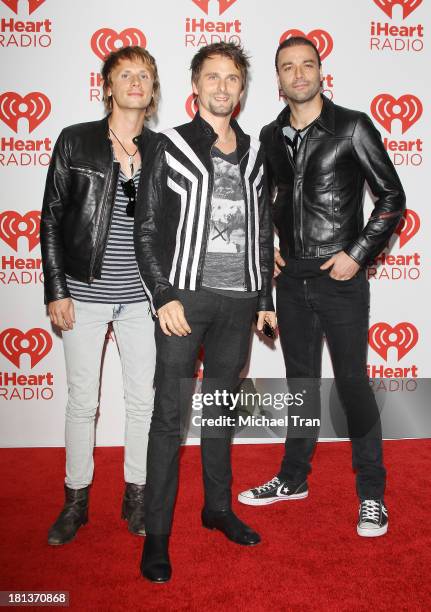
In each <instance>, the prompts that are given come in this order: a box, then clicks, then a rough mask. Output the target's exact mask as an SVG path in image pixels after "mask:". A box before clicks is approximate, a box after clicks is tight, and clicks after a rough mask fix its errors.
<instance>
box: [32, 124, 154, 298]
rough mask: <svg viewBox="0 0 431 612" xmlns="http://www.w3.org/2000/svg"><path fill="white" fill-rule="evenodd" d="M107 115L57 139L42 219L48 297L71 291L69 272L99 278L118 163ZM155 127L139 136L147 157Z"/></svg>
mask: <svg viewBox="0 0 431 612" xmlns="http://www.w3.org/2000/svg"><path fill="white" fill-rule="evenodd" d="M108 135H109V128H108V117H105V118H104V119H102V120H101V121H92V122H89V123H79V124H76V125H71V126H69V127H67V128H65V129H64V130H63V131H62V132H61V134H60V136H59V137H58V140H57V142H56V144H55V147H54V151H53V155H52V159H51V163H50V166H49V170H48V176H47V179H46V186H45V195H44V199H43V207H42V218H41V225H40V243H41V250H42V264H43V273H44V279H45V280H44V283H45V302H46V303H48V302H52V301H53V300H59V299H61V298H66V297H69V296H70V294H69V291H68V289H67V284H66V276H65V275H66V274H69V275H70V276H73V278H76V279H78V280H81V281H84V282H86V283H91V282H92V280H94V279H95V278H100V275H101V270H102V261H103V256H104V253H105V247H106V242H107V238H108V233H109V228H110V225H111V217H112V211H113V207H114V202H115V192H116V188H117V181H118V174H119V170H120V164H119V163H113V152H112V147H111V142H110V140H109V137H108ZM154 136H155V134H154V132H152V131H151V130H149V129H148V128H145V129H144V130H143V132H142V134H141V135H140V136H139V137H137V138H136V139H135V142H136V144H137V145H138V146H139V149H140V153H141V157H142V163H144V150H145V151H146V150H147V148H148V145H149V144H150V142H151V140H152V139H153V137H154Z"/></svg>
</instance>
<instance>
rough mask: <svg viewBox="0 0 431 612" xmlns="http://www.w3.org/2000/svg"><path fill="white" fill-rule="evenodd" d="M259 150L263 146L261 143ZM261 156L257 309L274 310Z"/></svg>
mask: <svg viewBox="0 0 431 612" xmlns="http://www.w3.org/2000/svg"><path fill="white" fill-rule="evenodd" d="M261 152H263V147H262V145H261ZM262 158H263V168H264V172H263V178H262V189H261V192H260V196H259V254H260V272H261V275H262V288H261V290H260V291H259V297H258V302H257V310H258V311H260V310H270V311H271V310H275V308H274V302H273V300H272V276H273V273H274V232H273V226H272V218H271V209H270V205H269V186H268V176H267V171H266V163H265V159H264V158H265V156H264V155H262Z"/></svg>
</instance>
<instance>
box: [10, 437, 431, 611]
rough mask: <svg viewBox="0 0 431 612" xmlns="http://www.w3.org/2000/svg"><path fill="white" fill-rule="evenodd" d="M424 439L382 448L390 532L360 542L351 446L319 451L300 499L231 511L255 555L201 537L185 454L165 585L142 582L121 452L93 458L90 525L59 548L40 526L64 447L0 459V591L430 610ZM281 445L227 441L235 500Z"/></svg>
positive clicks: (100, 606)
mask: <svg viewBox="0 0 431 612" xmlns="http://www.w3.org/2000/svg"><path fill="white" fill-rule="evenodd" d="M430 451H431V441H430V440H418V441H400V442H396V441H390V442H386V443H385V461H386V465H387V468H388V471H389V482H388V488H387V495H386V502H387V505H388V508H389V512H390V524H389V532H388V534H387V535H386V536H384V537H381V538H375V539H374V538H373V539H366V538H359V537H358V536H357V535H356V529H355V525H356V516H357V502H356V498H355V494H354V476H353V473H352V471H351V469H350V448H349V445H348V444H347V443H336V444H334V443H321V444H319V447H318V449H317V452H316V455H315V458H314V470H313V474H312V475H311V476H310V479H309V485H310V495H309V497H308V499H306V500H302V501H296V502H294V501H292V502H288V503H287V502H285V503H283V502H281V503H278V504H274V505H272V506H268V507H266V508H253V507H247V506H241V505H240V504H237V503H235V507H236V509H237V510H238V511H239V514H240V516H241V518H243V519H244V520H245V521H246V522H248V523H249V524H250V525H251V526H253V527H255V528H256V529H257V530H258V531H259V532H260V534H261V536H262V543H261V544H260V545H259V546H257V547H255V548H246V547H244V548H243V547H240V546H237V545H235V544H232V543H230V542H229V541H228V540H226V539H225V538H224V536H223V535H222V534H219V533H216V532H210V531H207V530H204V529H202V527H201V526H200V522H199V513H200V507H201V503H202V489H201V470H200V462H199V449H198V448H196V447H188V448H186V449H184V453H183V457H182V470H181V488H180V494H179V498H178V503H177V507H176V515H175V518H176V520H175V524H174V532H173V536H172V538H171V559H172V563H173V568H174V574H173V578H172V580H171V582H169V583H168V584H165V585H153V584H151V583H149V582H147V581H145V580H144V579H143V578H141V577H140V574H139V560H140V555H141V549H142V542H143V540H142V539H141V538H139V537H136V536H132V535H131V534H129V533H128V532H127V530H126V526H125V523H124V522H123V521H121V519H120V506H121V496H122V490H123V485H122V449H119V448H103V449H96V469H97V474H96V478H95V482H94V485H93V489H92V492H91V504H90V522H89V523H88V524H87V525H86V526H85V527H83V528H81V530H80V531H79V533H78V536H77V538H76V539H75V540H74V541H73V542H71V543H70V544H67V545H66V546H63V547H49V546H48V544H47V543H46V534H47V529H48V527H49V525H50V523H51V522H52V521H53V520H54V518H55V517H56V515H57V513H58V512H59V510H60V507H61V504H62V501H63V491H62V484H61V483H62V478H63V461H64V451H63V449H7V450H6V449H3V450H1V458H2V463H1V465H2V467H1V483H2V486H1V494H0V495H1V497H0V504H1V533H0V537H1V540H0V546H1V553H0V554H1V559H0V590H32V589H33V590H68V591H69V592H70V602H71V603H70V608H71V609H73V610H84V611H86V610H159V611H160V610H161V611H165V610H166V611H168V610H169V611H171V610H172V611H176V610H205V611H207V610H248V611H250V610H251V611H255V610H262V611H263V610H275V611H278V610H283V611H284V610H295V611H296V610H297V611H301V612H302V611H307V610H319V611H320V610H324V611H326V610H336V611H344V610H345V611H349V612H352V611H362V610H364V611H365V610H367V611H369V610H396V611H398V610H407V611H410V610H415V611H417V610H427V611H428V610H430V609H431V587H430V567H431V537H430V536H431V525H430V503H429V501H430V498H429V494H430V487H429V473H430V467H431V459H430ZM281 452H282V447H281V446H280V445H265V446H235V447H233V460H234V473H235V482H234V492H235V493H237V492H238V491H239V490H242V489H244V488H248V487H249V486H251V485H255V484H256V483H259V482H261V481H262V482H263V481H264V480H266V479H268V478H270V477H272V476H273V474H274V471H275V468H276V466H277V464H278V462H279V459H280V456H281Z"/></svg>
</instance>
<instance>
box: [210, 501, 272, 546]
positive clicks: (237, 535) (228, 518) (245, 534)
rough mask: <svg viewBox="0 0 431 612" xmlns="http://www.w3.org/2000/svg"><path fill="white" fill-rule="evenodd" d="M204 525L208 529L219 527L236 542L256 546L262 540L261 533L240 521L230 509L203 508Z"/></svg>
mask: <svg viewBox="0 0 431 612" xmlns="http://www.w3.org/2000/svg"><path fill="white" fill-rule="evenodd" d="M202 525H203V526H204V527H206V528H207V529H218V530H219V531H221V532H222V533H224V535H225V536H226V537H227V538H228V539H229V540H231V541H232V542H235V543H236V544H243V545H244V546H254V545H255V544H259V542H260V535H259V534H258V533H256V532H255V531H253V529H250V527H248V526H247V525H246V524H245V523H243V522H242V521H240V519H239V518H238V517H237V516H236V514H234V513H233V512H232V510H230V509H229V510H220V511H213V510H207V509H206V508H204V509H203V510H202Z"/></svg>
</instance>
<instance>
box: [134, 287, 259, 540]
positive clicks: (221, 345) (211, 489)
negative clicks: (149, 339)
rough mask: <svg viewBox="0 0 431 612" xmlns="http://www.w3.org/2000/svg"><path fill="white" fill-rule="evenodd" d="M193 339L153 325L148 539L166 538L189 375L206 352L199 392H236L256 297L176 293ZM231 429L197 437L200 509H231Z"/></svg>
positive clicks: (205, 414) (218, 411) (211, 413)
mask: <svg viewBox="0 0 431 612" xmlns="http://www.w3.org/2000/svg"><path fill="white" fill-rule="evenodd" d="M176 295H177V298H178V299H179V300H180V301H181V303H182V304H183V306H184V310H185V316H186V319H187V321H188V323H189V325H190V327H191V329H192V333H191V334H190V335H188V336H186V337H179V336H166V335H165V334H164V333H163V332H162V331H161V329H160V325H159V324H158V323H156V346H157V363H156V375H155V398H154V412H153V418H152V421H151V427H150V434H149V443H148V459H147V482H146V488H145V513H146V516H145V528H146V531H147V533H149V534H165V535H167V534H169V533H170V531H171V524H172V517H173V511H174V504H175V497H176V494H177V488H178V463H179V449H180V444H181V430H182V429H183V428H184V427H185V426H186V422H187V415H188V407H189V405H190V394H191V393H192V390H193V380H192V379H193V375H194V372H195V366H196V359H197V356H198V352H199V349H200V347H201V345H203V348H204V358H203V365H204V378H203V381H202V393H213V392H214V391H216V390H218V391H223V390H226V391H232V392H233V391H234V389H235V388H236V387H237V385H238V383H239V375H240V373H241V370H242V369H243V368H244V366H245V364H246V361H247V357H248V349H249V344H250V332H251V324H252V321H253V317H254V315H255V312H256V306H257V298H255V297H253V298H252V297H250V298H232V297H226V296H224V295H220V294H217V293H212V292H209V291H180V290H177V291H176ZM223 415H225V416H226V415H227V416H232V415H233V413H232V412H231V411H229V410H226V407H221V408H218V407H204V408H203V409H202V414H201V416H202V418H217V417H218V416H223ZM232 433H233V427H231V426H226V427H208V428H206V429H205V428H204V429H203V430H201V455H202V468H203V479H204V490H205V506H206V507H207V508H208V509H210V510H226V509H229V508H230V507H231V480H232V470H231V460H230V444H231V437H232Z"/></svg>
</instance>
